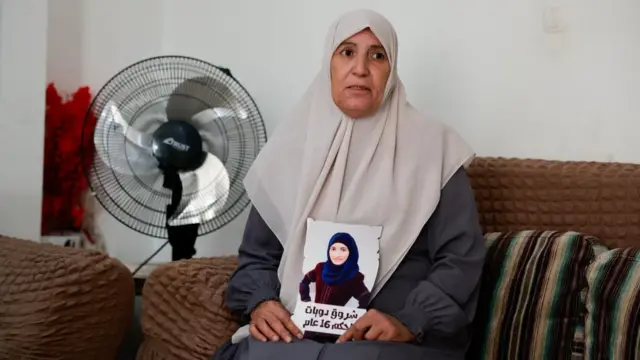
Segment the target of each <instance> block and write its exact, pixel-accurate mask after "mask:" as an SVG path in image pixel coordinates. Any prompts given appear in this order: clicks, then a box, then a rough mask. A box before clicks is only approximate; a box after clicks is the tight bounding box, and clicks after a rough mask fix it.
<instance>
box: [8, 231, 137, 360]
mask: <svg viewBox="0 0 640 360" xmlns="http://www.w3.org/2000/svg"><path fill="white" fill-rule="evenodd" d="M132 315H133V278H132V277H131V272H130V271H129V270H128V269H127V268H126V267H125V266H124V265H123V264H122V263H121V262H120V261H118V260H116V259H113V258H110V257H109V256H108V255H107V254H103V253H100V252H98V251H93V250H84V249H75V248H68V247H61V246H56V245H50V244H40V243H36V242H32V241H27V240H18V239H13V238H8V237H2V236H0V359H32V360H36V359H38V360H43V359H56V360H87V359H95V360H111V359H114V358H115V357H116V354H117V351H118V347H119V345H120V342H121V340H122V338H123V336H124V334H125V331H126V329H127V328H128V327H129V326H130V325H131V317H132Z"/></svg>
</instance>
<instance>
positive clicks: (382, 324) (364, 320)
mask: <svg viewBox="0 0 640 360" xmlns="http://www.w3.org/2000/svg"><path fill="white" fill-rule="evenodd" d="M350 340H356V341H357V340H369V341H375V340H380V341H396V342H411V341H413V340H415V335H414V334H413V333H411V331H409V329H407V327H406V326H404V325H403V324H402V323H401V322H400V321H399V320H398V319H396V318H395V317H393V316H391V315H387V314H385V313H382V312H380V311H378V310H375V309H372V310H369V311H367V312H366V313H365V314H364V315H363V316H362V317H361V318H360V319H358V320H356V322H355V323H354V324H353V325H351V327H350V328H349V329H348V330H347V331H345V332H344V334H342V336H340V338H338V341H336V342H337V343H341V342H345V341H350Z"/></svg>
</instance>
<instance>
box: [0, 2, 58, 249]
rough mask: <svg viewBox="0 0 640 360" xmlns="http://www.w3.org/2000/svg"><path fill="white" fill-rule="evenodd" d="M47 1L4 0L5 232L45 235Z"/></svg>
mask: <svg viewBox="0 0 640 360" xmlns="http://www.w3.org/2000/svg"><path fill="white" fill-rule="evenodd" d="M46 52H47V2H46V1H42V0H19V1H12V0H0V168H1V169H2V170H0V234H2V235H6V236H13V237H18V238H22V239H28V240H33V241H39V239H40V218H41V216H40V214H41V213H40V209H41V204H42V172H43V169H42V160H43V149H44V122H43V119H44V95H45V80H46Z"/></svg>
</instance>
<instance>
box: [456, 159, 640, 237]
mask: <svg viewBox="0 0 640 360" xmlns="http://www.w3.org/2000/svg"><path fill="white" fill-rule="evenodd" d="M468 173H469V176H470V180H471V185H472V187H473V188H474V190H475V193H476V201H477V205H478V211H479V213H480V221H481V223H482V226H483V230H484V232H485V233H487V232H505V231H515V230H529V229H545V230H552V229H553V230H561V231H569V230H572V231H577V232H582V233H585V234H589V235H593V236H596V237H598V238H599V239H601V241H603V242H604V243H605V245H607V246H608V247H609V248H617V247H640V165H636V164H623V163H599V162H577V161H575V162H568V161H549V160H535V159H513V158H489V157H479V158H476V159H475V160H474V161H473V163H472V164H471V166H470V167H469V169H468Z"/></svg>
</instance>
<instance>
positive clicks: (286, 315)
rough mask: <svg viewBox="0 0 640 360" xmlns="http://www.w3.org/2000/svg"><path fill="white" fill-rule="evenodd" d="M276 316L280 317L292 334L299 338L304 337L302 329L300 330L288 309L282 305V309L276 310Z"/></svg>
mask: <svg viewBox="0 0 640 360" xmlns="http://www.w3.org/2000/svg"><path fill="white" fill-rule="evenodd" d="M275 316H276V317H277V318H278V319H280V321H281V322H282V324H283V325H284V327H285V328H286V329H287V331H288V332H289V333H290V334H291V335H293V336H295V337H297V338H298V339H302V331H300V329H298V327H297V326H296V324H295V323H294V322H293V320H291V314H289V312H288V311H287V309H285V308H284V307H282V308H281V309H280V310H278V311H276V312H275Z"/></svg>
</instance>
